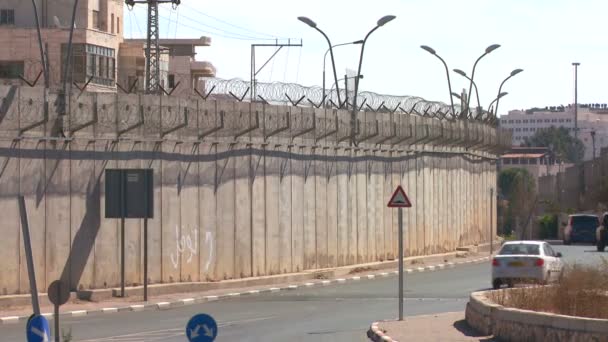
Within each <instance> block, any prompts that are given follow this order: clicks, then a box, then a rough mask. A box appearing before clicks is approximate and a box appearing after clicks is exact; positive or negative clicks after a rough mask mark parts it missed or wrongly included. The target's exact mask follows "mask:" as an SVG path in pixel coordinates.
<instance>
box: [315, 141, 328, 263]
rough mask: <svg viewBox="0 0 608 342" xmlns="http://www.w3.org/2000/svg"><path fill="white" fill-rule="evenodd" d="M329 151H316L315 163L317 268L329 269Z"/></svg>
mask: <svg viewBox="0 0 608 342" xmlns="http://www.w3.org/2000/svg"><path fill="white" fill-rule="evenodd" d="M326 153H327V150H326V149H324V148H319V149H316V151H315V154H316V156H315V161H314V181H315V201H314V202H315V240H316V246H315V256H316V260H315V268H325V267H327V239H328V235H327V234H328V230H327V172H328V170H327V162H326V161H325V157H326Z"/></svg>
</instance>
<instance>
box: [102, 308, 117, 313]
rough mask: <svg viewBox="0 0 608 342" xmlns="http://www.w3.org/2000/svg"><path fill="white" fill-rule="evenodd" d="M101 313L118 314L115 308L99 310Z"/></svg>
mask: <svg viewBox="0 0 608 342" xmlns="http://www.w3.org/2000/svg"><path fill="white" fill-rule="evenodd" d="M101 312H103V313H113V312H118V309H117V308H103V309H101Z"/></svg>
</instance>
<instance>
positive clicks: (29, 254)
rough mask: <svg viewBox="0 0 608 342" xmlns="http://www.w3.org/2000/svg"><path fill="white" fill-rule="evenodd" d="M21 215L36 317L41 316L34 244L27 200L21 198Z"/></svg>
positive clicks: (28, 274)
mask: <svg viewBox="0 0 608 342" xmlns="http://www.w3.org/2000/svg"><path fill="white" fill-rule="evenodd" d="M19 214H20V215H21V229H22V231H23V247H24V248H25V259H26V262H27V276H28V279H29V280H30V294H31V295H32V307H33V309H34V310H33V311H34V315H36V316H39V315H40V304H39V302H38V288H37V286H36V272H35V271H34V256H33V255H32V243H31V241H30V225H29V224H28V222H27V210H26V208H25V198H24V197H23V196H21V195H20V196H19Z"/></svg>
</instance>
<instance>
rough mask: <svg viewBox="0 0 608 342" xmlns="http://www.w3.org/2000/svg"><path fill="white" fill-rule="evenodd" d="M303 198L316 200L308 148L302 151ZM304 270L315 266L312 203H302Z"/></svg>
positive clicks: (312, 164)
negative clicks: (303, 156) (303, 154)
mask: <svg viewBox="0 0 608 342" xmlns="http://www.w3.org/2000/svg"><path fill="white" fill-rule="evenodd" d="M304 153H305V158H304V192H303V193H304V198H306V199H308V198H316V192H315V188H316V184H315V176H314V173H315V169H314V168H315V163H314V160H312V158H311V156H312V154H313V151H312V150H311V149H310V148H305V149H304ZM302 204H303V207H304V244H303V245H304V269H311V268H314V267H315V265H316V243H317V241H316V237H317V235H316V214H315V203H314V201H304V203H302Z"/></svg>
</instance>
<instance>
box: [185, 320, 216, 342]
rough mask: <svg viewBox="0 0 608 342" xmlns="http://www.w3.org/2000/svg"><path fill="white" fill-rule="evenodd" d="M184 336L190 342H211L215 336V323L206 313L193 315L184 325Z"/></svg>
mask: <svg viewBox="0 0 608 342" xmlns="http://www.w3.org/2000/svg"><path fill="white" fill-rule="evenodd" d="M186 336H187V337H188V341H190V342H211V341H213V340H215V338H216V337H217V323H216V322H215V320H214V319H213V317H211V316H209V315H207V314H198V315H196V316H193V317H192V318H190V320H189V321H188V324H187V325H186Z"/></svg>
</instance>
